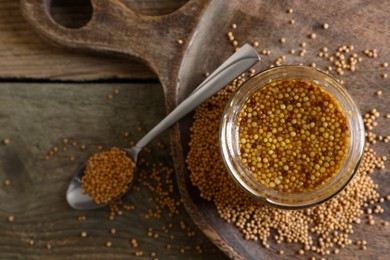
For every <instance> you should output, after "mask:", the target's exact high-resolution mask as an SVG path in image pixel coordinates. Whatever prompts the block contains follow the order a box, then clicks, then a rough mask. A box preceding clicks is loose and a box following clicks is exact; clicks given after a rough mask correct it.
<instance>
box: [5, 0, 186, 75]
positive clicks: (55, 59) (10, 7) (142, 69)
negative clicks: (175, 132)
mask: <svg viewBox="0 0 390 260" xmlns="http://www.w3.org/2000/svg"><path fill="white" fill-rule="evenodd" d="M162 3H166V4H167V6H169V7H168V8H167V7H164V5H163V4H162ZM180 4H181V3H180V1H162V2H160V4H159V5H157V4H155V3H154V2H153V1H144V2H143V3H140V2H139V1H138V2H134V8H135V9H137V10H141V11H145V12H146V13H153V14H159V13H160V10H161V9H162V11H163V13H165V12H170V11H172V10H173V9H175V8H178V7H179V5H180ZM0 31H1V37H0V78H19V79H20V78H24V79H49V80H71V81H83V80H99V79H112V78H120V79H156V76H155V73H153V72H152V71H151V70H150V69H148V68H147V66H145V65H144V64H142V63H141V62H139V61H136V60H134V59H123V58H120V57H109V56H101V55H99V56H98V57H97V55H96V54H92V55H91V54H82V53H80V52H77V51H76V52H75V51H73V52H70V51H69V50H64V49H61V48H58V47H53V46H51V45H48V44H47V43H46V42H44V41H43V40H42V39H41V38H40V37H38V35H37V34H36V33H35V32H34V31H33V30H32V28H31V26H29V24H28V23H27V22H26V20H25V19H24V18H23V17H22V14H21V12H20V4H19V2H18V1H15V0H0Z"/></svg>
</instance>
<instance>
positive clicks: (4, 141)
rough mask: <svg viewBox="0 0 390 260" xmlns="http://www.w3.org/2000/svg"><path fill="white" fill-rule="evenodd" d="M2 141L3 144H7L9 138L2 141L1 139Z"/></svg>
mask: <svg viewBox="0 0 390 260" xmlns="http://www.w3.org/2000/svg"><path fill="white" fill-rule="evenodd" d="M2 143H3V144H4V145H9V144H10V140H9V139H8V138H4V139H3V141H2Z"/></svg>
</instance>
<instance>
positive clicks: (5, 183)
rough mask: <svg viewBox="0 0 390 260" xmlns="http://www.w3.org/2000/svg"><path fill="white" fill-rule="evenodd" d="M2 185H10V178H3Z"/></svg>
mask: <svg viewBox="0 0 390 260" xmlns="http://www.w3.org/2000/svg"><path fill="white" fill-rule="evenodd" d="M3 185H4V186H10V185H11V180H10V179H5V180H4V181H3Z"/></svg>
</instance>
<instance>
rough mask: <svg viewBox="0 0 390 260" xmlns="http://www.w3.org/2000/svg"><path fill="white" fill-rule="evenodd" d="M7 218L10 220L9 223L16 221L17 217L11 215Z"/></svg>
mask: <svg viewBox="0 0 390 260" xmlns="http://www.w3.org/2000/svg"><path fill="white" fill-rule="evenodd" d="M7 220H8V222H9V223H12V222H14V220H15V217H14V216H12V215H10V216H8V217H7Z"/></svg>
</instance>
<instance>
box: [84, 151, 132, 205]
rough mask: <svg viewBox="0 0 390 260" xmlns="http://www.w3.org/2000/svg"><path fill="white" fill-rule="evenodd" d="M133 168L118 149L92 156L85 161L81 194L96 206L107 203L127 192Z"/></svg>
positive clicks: (125, 155) (123, 152)
mask: <svg viewBox="0 0 390 260" xmlns="http://www.w3.org/2000/svg"><path fill="white" fill-rule="evenodd" d="M134 167H135V164H134V162H133V161H132V160H131V159H130V158H129V157H128V156H127V154H126V152H125V151H123V150H121V149H119V148H112V149H111V150H108V151H104V152H101V153H97V154H94V155H93V156H91V157H90V158H89V160H88V161H87V164H86V167H85V171H84V176H83V178H82V179H81V185H82V189H83V192H84V193H86V194H88V195H90V196H91V197H92V198H93V199H94V201H95V202H96V203H97V204H102V203H107V202H109V201H111V200H112V199H114V198H116V197H117V196H119V195H120V194H122V193H124V192H125V191H126V190H127V188H128V185H129V183H131V182H132V180H133V176H134Z"/></svg>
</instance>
